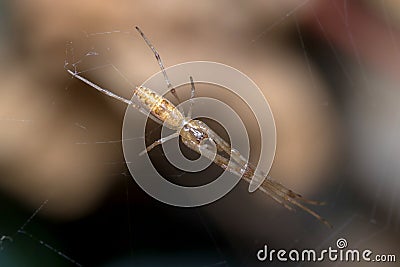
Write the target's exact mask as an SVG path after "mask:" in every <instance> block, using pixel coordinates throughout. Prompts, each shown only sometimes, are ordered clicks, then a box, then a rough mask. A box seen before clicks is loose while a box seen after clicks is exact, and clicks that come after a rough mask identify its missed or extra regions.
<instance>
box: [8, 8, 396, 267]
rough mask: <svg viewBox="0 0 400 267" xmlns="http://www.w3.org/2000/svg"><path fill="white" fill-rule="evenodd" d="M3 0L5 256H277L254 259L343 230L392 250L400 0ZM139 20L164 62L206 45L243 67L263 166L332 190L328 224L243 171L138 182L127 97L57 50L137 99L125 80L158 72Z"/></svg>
mask: <svg viewBox="0 0 400 267" xmlns="http://www.w3.org/2000/svg"><path fill="white" fill-rule="evenodd" d="M0 6H1V9H0V22H1V23H0V55H1V58H2V60H1V63H0V69H1V71H0V81H1V82H0V83H1V89H0V125H1V130H0V174H1V177H0V196H1V197H0V218H1V220H0V237H1V236H10V237H12V241H11V240H9V239H4V242H1V243H0V248H1V250H0V266H3V265H4V266H75V265H78V266H79V265H85V266H99V265H101V266H131V265H129V264H136V265H135V266H257V265H258V264H260V265H268V264H271V266H276V265H279V262H272V263H268V262H263V263H260V262H258V261H257V258H256V252H257V251H258V249H260V248H262V247H263V245H264V244H268V246H269V247H271V248H274V249H279V248H285V249H288V250H289V249H291V248H320V249H321V248H326V247H328V246H334V244H335V242H336V240H337V239H338V238H339V237H344V238H346V239H347V240H348V242H349V247H353V248H362V249H366V248H367V249H371V250H373V251H375V252H376V253H378V252H379V253H383V254H384V253H386V254H396V255H397V256H399V255H400V254H399V252H400V251H399V248H398V246H396V245H397V244H398V243H399V241H400V239H399V236H400V235H399V229H400V205H399V204H398V203H399V200H400V199H399V198H398V194H397V192H398V191H399V189H400V178H399V177H400V167H399V166H400V165H399V164H398V159H399V158H400V146H399V144H400V143H399V142H398V140H397V139H398V137H399V136H400V126H399V125H400V124H399V119H400V107H399V105H398V103H399V99H400V89H399V88H398V84H399V82H400V81H399V77H400V75H399V74H400V73H399V70H400V4H399V3H398V1H395V0H391V1H390V0H386V1H385V0H383V1H367V0H365V1H361V0H359V1H346V0H329V1H316V0H284V1H282V0H281V1H261V0H257V1H244V0H237V1H227V0H223V1H196V2H193V1H182V0H171V1H119V2H112V1H103V0H98V1H94V0H93V1H76V0H70V1H45V0H37V1H2V2H1V3H0ZM135 25H138V26H140V27H141V28H142V30H143V31H144V32H145V33H146V35H147V36H148V37H149V38H150V39H151V41H152V42H153V44H154V45H155V46H156V47H157V49H158V51H159V52H160V54H161V56H162V58H163V61H164V63H165V65H166V66H170V65H174V64H178V63H182V62H186V61H195V60H209V61H216V62H221V63H224V64H227V65H230V66H232V67H234V68H237V69H238V70H240V71H242V72H243V73H245V74H246V75H248V76H249V77H250V78H251V79H252V80H254V82H255V83H256V84H257V85H258V86H259V87H260V88H261V90H262V91H263V93H264V95H265V97H266V99H267V100H268V102H269V103H270V105H271V109H272V112H273V114H274V117H275V122H276V127H277V151H276V157H275V161H274V164H273V167H272V170H271V173H270V174H271V176H272V177H274V178H275V179H276V180H279V181H281V182H282V183H283V184H285V185H287V186H288V187H289V188H292V189H294V190H295V191H298V192H301V193H302V194H303V195H305V196H307V197H309V198H312V199H317V200H325V201H326V202H327V205H325V206H321V207H319V206H318V207H315V210H317V211H318V213H320V214H321V215H323V216H324V217H325V218H327V219H328V220H329V221H330V222H331V223H332V224H333V225H334V228H333V229H327V228H325V226H324V225H322V224H321V223H320V222H318V221H317V220H315V219H314V218H313V217H311V216H310V215H309V214H305V213H303V212H297V213H292V212H289V211H288V210H286V209H284V208H283V207H281V206H279V205H277V204H276V203H274V202H273V200H271V199H270V198H268V197H267V196H266V195H264V194H262V193H260V192H257V193H254V194H249V193H248V192H247V184H246V183H245V182H241V183H240V184H239V185H238V186H237V187H236V188H235V189H234V190H233V191H232V192H230V193H229V194H228V195H227V196H225V197H224V198H222V199H221V200H219V201H217V202H215V203H213V204H210V205H208V206H205V207H200V208H193V209H182V208H175V207H170V206H167V205H165V204H162V203H159V202H157V201H156V200H154V199H152V198H151V197H149V196H147V195H146V194H145V193H144V192H143V191H142V190H141V189H140V188H139V187H138V186H137V185H136V184H135V183H134V181H133V179H132V178H131V177H130V175H129V172H128V170H127V167H126V165H125V162H124V158H123V154H122V143H121V142H120V140H121V129H122V121H123V116H124V112H125V108H126V107H125V106H124V105H123V104H122V103H119V102H117V101H115V100H113V99H111V98H108V97H107V96H105V95H102V94H100V93H98V92H97V91H96V90H93V89H92V88H90V87H89V86H87V85H85V84H83V83H81V82H80V81H78V80H77V79H73V78H72V77H71V76H70V75H69V74H68V73H67V72H66V71H65V69H64V62H65V61H66V60H67V62H68V63H70V64H69V65H68V66H69V67H70V68H73V67H72V66H71V63H73V62H79V64H77V65H76V67H77V70H78V71H86V70H87V72H85V73H84V75H85V77H87V78H88V79H90V80H91V81H93V82H96V83H99V84H101V85H102V86H105V87H107V88H109V89H111V90H112V91H113V92H115V93H118V94H120V95H123V96H125V97H130V96H131V91H130V90H129V88H130V85H129V83H131V84H135V85H140V84H141V83H142V82H143V81H145V80H146V79H147V78H148V77H149V76H151V75H152V74H154V73H156V72H158V71H159V68H158V65H157V63H156V61H155V59H154V56H153V54H152V52H151V50H149V49H148V47H147V46H146V44H145V43H144V42H143V40H142V39H141V38H140V36H139V35H138V34H137V33H136V32H135V31H134V28H133V27H134V26H135ZM66 52H67V53H66ZM88 52H96V53H98V54H97V55H96V56H85V55H87V53H88ZM80 59H83V60H82V61H79V60H80ZM110 64H113V66H115V67H116V68H117V69H115V68H113V67H111V65H110ZM104 65H105V67H102V66H104ZM117 70H118V71H117ZM119 72H120V73H123V76H125V78H127V79H128V81H129V83H128V82H127V81H125V78H123V77H122V76H121V75H119ZM130 89H132V88H130ZM197 93H198V94H199V95H202V96H206V95H204V93H203V94H202V92H197ZM186 94H187V93H186ZM254 131H256V129H249V132H254ZM138 138H143V137H138ZM253 146H255V147H256V146H257V141H255V143H254V144H253ZM157 151H158V152H160V153H162V151H161V150H157ZM46 200H47V201H46ZM39 207H42V208H41V209H40V210H37V208H39ZM35 211H38V213H35ZM32 215H33V216H32ZM31 216H32V217H31ZM29 218H31V219H29ZM43 243H44V244H46V245H43ZM39 255H40V256H41V257H38V256H39ZM334 264H335V263H332V262H324V263H321V265H323V266H333V265H334ZM371 266H372V265H371ZM385 266H392V265H390V263H386V264H385ZM393 266H394V265H393Z"/></svg>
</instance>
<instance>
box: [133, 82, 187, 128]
mask: <svg viewBox="0 0 400 267" xmlns="http://www.w3.org/2000/svg"><path fill="white" fill-rule="evenodd" d="M134 95H135V96H136V97H137V99H138V100H139V101H140V102H141V103H142V105H143V106H145V108H146V109H148V110H149V111H150V113H151V114H152V115H153V116H154V117H156V118H158V119H159V120H161V121H162V122H164V123H165V124H166V125H167V126H168V128H171V129H179V128H180V127H181V126H182V125H183V122H184V119H185V118H184V116H183V114H182V113H181V112H180V111H179V110H178V109H177V108H176V107H175V106H174V104H172V103H171V102H170V101H168V99H166V98H164V97H162V96H161V95H159V94H157V93H156V92H154V91H153V90H151V89H148V88H146V87H143V86H139V87H136V90H135V92H134Z"/></svg>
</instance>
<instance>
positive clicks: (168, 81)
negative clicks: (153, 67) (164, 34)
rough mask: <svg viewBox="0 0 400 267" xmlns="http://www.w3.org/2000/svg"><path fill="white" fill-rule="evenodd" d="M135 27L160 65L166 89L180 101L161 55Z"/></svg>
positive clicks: (137, 28)
mask: <svg viewBox="0 0 400 267" xmlns="http://www.w3.org/2000/svg"><path fill="white" fill-rule="evenodd" d="M135 28H136V30H137V31H138V32H139V33H140V35H141V36H142V38H143V40H144V41H145V42H146V44H147V46H148V47H150V49H151V51H153V54H154V56H155V57H156V60H157V62H158V65H159V66H160V69H161V71H162V73H163V75H164V80H165V82H166V83H167V86H168V89H170V90H169V91H170V92H171V94H172V95H173V96H174V97H175V98H176V100H177V101H178V103H181V100H180V99H179V97H178V95H177V93H176V90H175V88H174V87H173V86H172V84H171V81H170V80H169V78H168V75H167V72H166V71H165V68H164V63H163V62H162V60H161V56H160V54H159V53H158V52H157V49H156V48H155V47H154V46H153V44H152V43H151V42H150V40H149V39H148V38H147V37H146V35H145V34H144V33H143V32H142V30H141V29H140V28H139V27H138V26H136V27H135ZM180 111H181V112H182V110H180Z"/></svg>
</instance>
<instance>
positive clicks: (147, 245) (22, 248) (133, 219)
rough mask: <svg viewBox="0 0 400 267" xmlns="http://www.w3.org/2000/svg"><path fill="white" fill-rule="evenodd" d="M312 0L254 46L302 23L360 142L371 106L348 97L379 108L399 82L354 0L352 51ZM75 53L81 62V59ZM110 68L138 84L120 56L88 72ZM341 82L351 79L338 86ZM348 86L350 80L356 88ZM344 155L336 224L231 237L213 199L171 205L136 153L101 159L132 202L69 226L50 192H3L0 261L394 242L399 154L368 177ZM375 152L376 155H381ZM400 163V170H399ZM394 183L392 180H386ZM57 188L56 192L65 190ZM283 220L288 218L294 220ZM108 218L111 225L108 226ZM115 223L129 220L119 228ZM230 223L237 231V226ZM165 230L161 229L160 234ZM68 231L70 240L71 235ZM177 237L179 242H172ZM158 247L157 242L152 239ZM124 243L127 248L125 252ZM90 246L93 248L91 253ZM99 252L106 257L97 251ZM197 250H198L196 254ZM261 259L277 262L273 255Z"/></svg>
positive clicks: (216, 258)
mask: <svg viewBox="0 0 400 267" xmlns="http://www.w3.org/2000/svg"><path fill="white" fill-rule="evenodd" d="M311 2H312V1H310V0H306V1H300V2H299V4H298V5H297V6H295V7H294V8H292V9H291V10H288V11H286V12H284V13H283V14H281V15H279V16H278V18H277V19H276V20H274V22H273V23H272V24H271V25H270V26H269V27H267V28H265V29H264V30H263V31H262V32H260V33H259V34H258V35H256V36H255V37H254V38H253V39H251V40H249V49H252V48H253V47H254V46H257V45H260V42H261V41H263V40H265V39H267V38H268V37H269V36H270V35H271V33H273V32H274V31H276V30H279V28H280V27H283V26H285V25H288V24H291V25H294V27H293V28H294V29H295V33H294V34H292V36H293V39H294V40H293V44H295V46H296V48H295V49H297V50H298V51H300V52H301V54H302V56H303V63H304V68H305V69H307V73H308V75H309V77H308V80H309V84H310V87H312V88H316V87H317V86H318V85H317V82H316V76H318V75H322V77H323V78H324V79H325V81H326V82H327V84H328V85H329V87H330V90H331V91H332V92H331V93H332V94H333V95H334V97H335V101H336V102H337V103H336V104H337V105H338V106H339V107H340V108H341V112H343V113H346V112H353V113H352V115H349V116H346V117H345V116H344V115H345V114H341V115H342V116H343V121H344V125H345V127H346V129H347V131H346V132H345V133H344V134H345V136H347V137H348V138H349V139H350V142H351V141H354V142H355V141H356V140H355V139H357V138H358V136H357V134H360V132H358V131H352V130H353V129H354V128H357V129H363V130H365V131H368V130H370V129H369V128H368V125H367V126H366V125H365V124H364V125H363V124H359V123H357V120H364V123H365V120H367V119H368V117H364V116H363V113H362V112H363V111H364V109H361V110H352V109H351V107H349V106H348V100H347V99H348V98H351V97H353V98H355V101H356V102H357V103H361V105H370V106H371V108H374V105H378V106H379V105H385V103H382V102H379V100H381V99H386V97H389V98H390V97H391V96H392V97H395V96H396V94H395V92H394V93H393V91H390V86H388V85H387V84H386V83H385V82H386V80H384V81H381V82H379V81H380V80H379V79H378V82H376V79H374V78H375V77H372V76H373V74H374V72H373V70H371V68H370V66H369V65H368V64H367V63H366V61H367V58H364V57H363V53H362V51H363V49H361V46H362V45H363V44H362V43H359V42H357V40H356V38H355V37H356V35H355V33H354V32H353V28H352V26H353V25H352V24H351V23H352V21H353V20H352V16H353V15H354V13H353V11H352V5H351V4H350V1H346V0H343V1H331V5H332V12H335V13H336V14H337V17H338V21H339V24H340V25H342V26H343V27H342V29H343V32H342V35H343V36H345V38H346V39H347V41H348V43H349V44H350V51H348V52H349V53H350V54H351V55H352V57H350V59H349V57H348V56H346V55H345V54H344V53H343V52H341V51H340V49H338V48H337V47H336V46H335V44H334V43H333V41H332V40H331V37H330V36H329V31H328V30H327V29H326V25H324V22H323V19H322V18H321V17H320V16H321V15H320V14H319V13H318V12H317V11H316V10H314V9H313V7H312V6H311ZM381 3H382V5H381V7H382V10H381V14H382V17H383V18H384V19H383V20H384V22H385V26H386V27H385V29H386V31H387V37H388V40H390V43H391V45H392V48H393V51H394V52H393V54H392V56H393V61H395V62H397V63H398V62H399V59H400V52H399V51H400V50H399V46H398V42H397V40H396V33H395V29H394V28H393V25H392V23H391V17H390V14H389V12H388V10H387V9H386V6H385V1H381ZM310 6H311V14H312V20H313V23H314V24H315V25H317V29H318V32H319V34H320V35H321V39H322V40H323V42H321V44H318V45H315V44H314V43H313V42H314V40H313V37H312V35H311V34H310V33H309V32H307V30H306V29H303V28H302V27H301V24H300V23H299V17H298V13H300V12H301V11H302V10H303V9H305V8H310ZM121 33H122V34H126V33H128V32H127V31H109V32H102V33H94V34H89V35H93V36H103V35H110V34H121ZM99 55H100V54H96V51H91V52H89V53H87V54H86V56H85V57H84V58H89V57H93V56H99ZM74 62H79V63H80V61H74ZM154 64H156V63H154ZM60 67H61V66H60ZM102 68H111V69H113V70H114V71H115V72H117V73H118V74H119V75H120V76H121V77H124V78H123V79H124V80H126V81H127V82H128V84H130V85H131V83H130V82H129V80H127V79H126V78H125V75H123V74H122V73H120V71H119V69H118V68H116V67H115V66H114V65H113V64H111V63H110V64H106V65H97V66H96V67H94V68H90V69H86V70H85V71H84V72H85V73H89V72H92V71H96V70H97V69H102ZM371 77H372V78H371ZM337 80H339V81H340V83H338V82H337ZM339 86H340V87H341V88H342V89H341V88H338V87H339ZM381 86H382V87H384V88H386V91H384V92H383V94H384V97H382V98H379V95H378V92H379V89H378V88H380V87H381ZM388 87H389V88H388ZM343 88H344V89H343ZM346 90H348V92H347V91H346ZM377 96H378V97H377ZM365 99H367V100H368V101H366V100H365ZM371 99H375V101H376V102H375V103H372V104H371V103H370V102H369V100H371ZM353 100H354V99H353ZM372 102H374V101H372ZM373 104H374V105H373ZM393 112H394V113H392V114H391V115H392V117H391V119H392V120H393V121H395V122H398V121H399V118H400V117H399V115H400V114H399V112H400V110H394V111H393ZM0 120H1V121H2V123H3V124H6V126H7V125H9V124H26V127H29V125H30V124H34V123H35V120H31V119H29V118H10V117H2V118H1V119H0ZM384 126H385V125H384ZM72 127H77V128H79V129H80V130H82V131H90V127H88V126H87V125H85V124H84V123H82V122H75V123H74V124H73V125H72ZM398 130H399V129H398V128H396V127H392V128H390V127H388V128H387V129H384V130H383V131H385V135H384V136H386V138H389V143H390V141H392V140H395V138H396V136H398V133H399V131H398ZM151 134H152V133H151V131H150V133H149V136H151ZM370 137H371V136H370ZM137 138H144V137H137ZM146 138H148V136H146ZM366 141H368V139H366ZM355 143H357V142H355ZM74 145H77V146H87V147H89V148H88V149H90V146H119V147H121V146H122V140H120V139H113V140H109V139H107V140H89V141H76V142H74ZM361 145H363V143H361ZM350 147H351V148H350V149H354V150H357V149H359V148H360V147H359V146H357V144H356V145H355V146H354V147H353V145H352V144H350ZM343 151H344V152H349V154H351V152H350V151H348V150H346V149H344V150H343ZM367 151H370V150H367ZM379 152H380V153H383V154H384V155H382V156H385V155H389V158H390V156H392V157H393V158H396V156H398V153H399V151H398V146H396V145H395V144H393V143H390V144H389V145H388V146H387V149H386V150H383V152H382V150H381V151H378V152H377V153H379ZM152 153H153V155H157V154H160V155H162V153H163V152H162V150H155V151H153V152H152ZM343 157H344V160H343V162H341V165H340V166H341V168H340V169H338V171H337V172H336V173H334V174H332V177H333V179H332V181H333V182H332V184H331V185H329V186H326V188H324V189H323V192H322V193H321V196H324V197H322V198H325V199H326V201H327V202H328V203H329V204H328V205H327V206H326V207H325V208H321V209H320V210H321V212H326V210H325V209H326V208H327V209H328V210H329V211H328V214H327V216H326V217H328V218H333V221H332V223H333V224H334V226H335V227H334V229H333V230H332V231H329V230H325V229H323V230H314V229H313V228H312V227H313V226H310V225H306V224H303V225H296V226H293V228H294V229H293V231H290V234H282V233H281V232H280V231H278V232H279V233H278V234H273V233H269V234H268V233H265V232H268V229H265V230H264V232H262V233H259V237H256V236H254V235H249V237H248V238H247V239H246V240H243V237H241V236H239V237H235V236H233V237H232V236H230V235H229V234H228V233H226V232H225V231H220V230H221V229H220V228H219V226H218V221H217V220H214V219H212V218H211V217H210V216H209V213H210V209H213V208H210V207H200V208H194V209H192V210H183V211H182V210H176V209H174V208H171V207H167V208H166V207H163V205H162V204H159V203H157V202H156V201H155V200H151V199H150V198H149V197H147V196H145V194H144V193H143V192H141V191H140V189H138V188H137V187H135V185H134V183H133V180H132V179H131V177H130V174H129V172H128V169H127V168H126V167H124V164H127V162H123V161H109V162H102V163H101V164H108V165H115V166H117V168H119V169H120V171H119V172H117V173H114V174H111V175H110V176H111V177H113V178H116V179H119V180H120V184H119V186H118V188H117V189H116V190H115V195H113V196H112V198H113V199H112V201H114V202H116V203H118V204H119V205H120V206H124V207H123V208H119V209H117V210H116V211H115V212H112V211H111V210H112V209H113V205H111V204H105V207H104V210H103V211H102V212H100V213H99V214H97V215H91V216H89V218H88V219H86V220H82V221H81V222H77V223H75V224H74V223H72V225H73V226H68V225H66V224H63V223H56V222H52V221H48V220H46V219H45V218H43V217H41V214H42V212H43V211H44V210H45V209H46V207H47V206H48V205H49V203H51V201H52V197H51V196H49V198H47V199H44V200H43V202H42V203H41V204H40V205H39V206H38V207H37V209H35V210H33V211H29V210H26V209H24V208H21V207H18V205H16V204H15V203H14V202H13V201H12V200H11V199H9V198H7V197H6V196H4V197H3V200H4V201H3V204H2V206H1V207H2V209H1V211H0V216H1V217H2V218H6V219H2V221H3V222H2V223H0V227H1V228H0V235H2V238H1V240H0V265H1V266H22V265H24V264H26V261H23V260H21V261H19V260H17V259H18V258H24V257H26V258H27V259H28V261H29V262H30V266H36V265H38V266H39V265H40V259H39V260H38V259H37V258H40V257H41V256H42V257H44V258H46V263H48V264H51V265H54V266H55V265H57V266H91V265H99V264H108V263H109V265H106V266H126V265H129V264H136V265H138V266H169V265H168V264H169V263H168V262H167V261H164V262H163V260H166V259H169V260H171V259H170V258H167V257H164V258H163V257H160V258H158V261H157V260H154V261H149V260H148V259H149V258H150V257H151V255H152V254H151V253H150V252H152V253H161V254H162V253H165V251H167V252H170V253H172V254H174V253H176V251H177V250H179V249H183V248H185V246H186V244H187V243H189V244H192V245H191V246H190V247H191V249H193V250H194V249H196V248H197V249H199V251H202V253H200V254H198V253H197V254H196V253H195V252H193V251H188V250H183V251H184V252H183V253H181V254H179V253H176V254H175V257H176V258H174V259H173V260H172V261H171V262H173V264H172V265H171V266H174V264H182V263H184V262H189V263H190V264H189V265H190V266H204V267H205V266H253V265H256V264H259V262H257V261H256V257H255V253H256V252H257V250H258V249H259V248H261V247H262V245H263V244H265V243H268V245H271V246H273V247H274V248H276V249H277V248H279V247H285V248H288V249H289V248H297V247H300V248H302V247H313V248H316V249H317V250H318V249H323V248H326V247H327V246H329V245H331V246H332V244H334V242H335V241H336V240H337V239H338V238H339V237H347V238H348V239H349V240H350V244H351V246H352V247H353V248H371V247H370V246H373V245H375V243H378V242H380V241H381V240H382V239H383V240H385V239H394V240H392V241H391V242H389V243H388V244H395V243H396V242H397V243H398V241H399V240H398V238H394V237H393V235H394V233H395V235H397V236H398V233H399V229H400V206H399V205H398V202H399V200H400V199H399V197H398V193H397V192H398V190H399V188H400V179H399V178H398V174H399V173H400V171H398V169H396V168H393V165H394V164H396V163H395V162H391V161H388V162H387V163H386V164H385V163H383V165H384V166H379V168H377V171H376V172H374V173H372V175H373V176H377V177H379V179H378V178H376V179H369V180H368V181H363V180H362V179H361V178H359V177H360V176H362V175H363V174H365V173H363V170H359V169H357V168H361V169H362V168H363V167H364V165H362V164H361V167H360V166H358V163H357V162H355V163H354V162H353V161H354V158H352V156H351V155H344V156H343ZM373 159H376V158H375V157H373ZM128 164H129V163H128ZM396 170H397V171H398V172H396ZM171 175H172V176H174V175H175V176H176V177H178V178H180V177H182V176H183V175H184V173H182V172H178V173H174V174H171ZM364 183H369V188H365V187H363V184H364ZM386 183H388V184H390V185H391V186H386ZM239 187H241V188H240V189H241V190H242V191H243V192H244V191H245V189H244V188H245V186H239ZM371 188H372V189H371ZM54 194H56V192H55V193H54ZM134 195H135V196H136V195H140V196H142V197H143V198H146V199H147V201H148V202H150V203H151V204H149V205H144V206H141V205H138V204H135V201H134V200H133V198H135V199H136V197H133V196H134ZM240 196H241V195H240V194H238V193H233V194H230V195H228V196H226V198H225V199H226V200H224V201H220V202H217V203H215V206H217V208H221V206H223V205H228V204H231V203H233V199H234V198H235V197H236V198H237V197H240ZM325 196H327V197H325ZM121 203H124V204H125V205H123V204H121ZM247 204H248V203H247ZM252 204H254V203H252ZM7 205H10V206H11V207H13V209H14V211H8V209H7ZM149 208H152V209H153V210H152V211H148V210H147V209H149ZM237 209H241V211H242V212H243V214H249V211H245V209H246V207H245V206H243V205H238V206H236V207H235V208H233V207H231V208H230V209H229V207H228V208H227V210H226V214H228V215H227V216H229V215H230V216H240V215H241V213H237ZM254 209H255V210H257V209H265V206H263V205H260V204H254ZM15 210H17V211H15ZM2 211H3V212H2ZM286 212H287V211H286V210H283V211H280V210H272V211H271V214H273V215H275V216H276V217H279V216H285V215H283V214H285V213H286ZM1 213H3V214H1ZM170 213H172V214H173V216H175V217H176V218H175V220H171V221H170V222H169V224H168V223H166V224H165V225H164V226H162V221H163V220H165V219H164V218H165V216H167V217H168V216H169V215H170ZM211 213H212V211H211ZM110 215H112V216H115V217H114V219H115V220H119V221H120V223H111V221H114V219H113V220H111V219H107V216H110ZM8 216H12V217H13V218H12V219H10V220H9V223H5V222H4V221H6V220H8V218H9V217H8ZM242 216H244V215H242ZM275 216H274V217H273V218H269V217H268V214H267V215H266V216H265V217H268V218H259V220H260V222H258V223H256V222H252V223H249V224H248V226H249V227H255V228H256V229H259V228H257V227H256V226H257V225H258V224H262V223H265V222H266V221H268V220H270V221H271V222H270V223H269V224H268V225H270V226H271V225H274V224H278V225H279V223H280V221H279V219H277V218H276V217H275ZM252 218H254V217H252ZM290 218H292V217H290ZM99 221H106V222H105V223H101V226H95V225H96V224H98V223H99ZM174 223H177V225H174V226H172V224H174ZM189 224H192V225H189ZM284 225H285V226H289V225H290V224H284ZM108 226H111V227H110V228H108ZM116 227H117V228H118V227H119V228H121V229H117V230H116ZM160 227H170V230H171V231H170V233H168V232H166V231H160V230H159V228H160ZM44 229H50V230H44ZM143 229H147V231H143ZM275 229H279V228H275ZM356 230H357V231H356ZM64 231H65V233H61V234H60V232H64ZM226 231H229V229H228V230H226ZM143 232H145V233H143ZM149 232H153V233H149ZM271 232H273V231H271ZM82 233H84V235H85V238H83V237H82ZM182 233H183V234H182ZM310 233H312V236H310ZM124 235H125V237H124ZM157 235H161V236H160V237H158V236H157ZM177 235H178V238H177ZM185 235H187V237H183V236H185ZM52 236H57V237H58V238H53V237H52ZM281 236H284V237H288V236H289V239H288V240H285V241H282V240H280V239H279V238H282V237H281ZM174 238H177V239H178V241H176V242H175V243H174V242H172V244H170V242H169V241H168V240H174ZM64 239H65V240H68V241H67V242H62V240H64ZM82 239H84V241H82V242H80V241H81V240H82ZM271 240H275V241H271ZM96 243H98V244H96ZM155 243H156V244H155ZM193 243H197V244H198V246H196V245H193ZM169 245H171V246H172V247H171V248H169V249H168V246H169ZM113 246H115V248H113ZM154 247H155V249H153V248H154ZM162 248H166V250H162ZM374 248H377V249H382V248H381V247H379V246H378V247H376V246H375V247H374ZM120 249H121V250H123V251H122V252H121V253H118V250H120ZM89 250H91V251H92V252H90V253H89ZM138 250H139V251H140V252H139V253H138V252H137V251H138ZM381 252H382V253H385V252H386V253H398V249H396V248H395V247H390V245H389V247H386V250H385V251H381ZM35 253H37V254H35ZM107 254H108V256H107ZM187 255H189V256H187ZM96 257H97V258H98V259H96ZM119 257H120V258H122V260H121V261H117V262H111V261H112V260H115V258H119ZM35 258H36V259H35ZM193 259H196V260H195V261H194V260H193ZM107 262H108V263H107ZM110 262H111V263H110ZM149 262H150V263H149ZM163 264H164V265H163ZM136 265H135V266H136ZM189 265H187V266H189ZM262 265H263V266H264V265H269V264H267V263H265V262H264V263H262ZM270 265H271V266H276V265H278V266H279V265H280V264H279V263H277V262H273V263H270ZM281 265H283V263H281ZM295 265H297V266H302V264H294V265H293V266H295ZM336 265H340V263H336V264H328V265H327V266H336Z"/></svg>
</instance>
